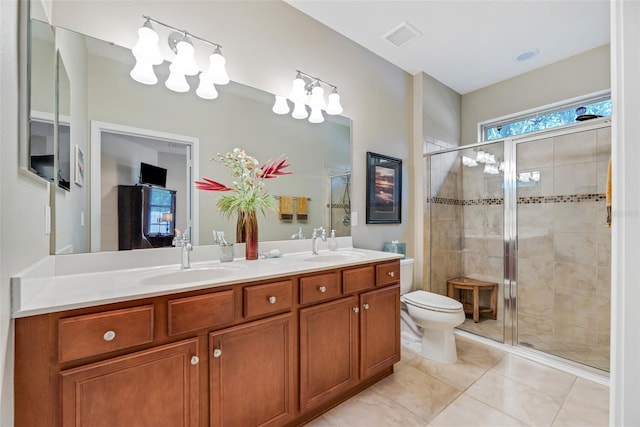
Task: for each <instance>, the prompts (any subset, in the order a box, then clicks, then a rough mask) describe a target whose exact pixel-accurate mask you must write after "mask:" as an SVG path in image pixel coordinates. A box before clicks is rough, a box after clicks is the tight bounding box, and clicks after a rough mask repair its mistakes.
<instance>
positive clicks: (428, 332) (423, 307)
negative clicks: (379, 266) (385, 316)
mask: <svg viewBox="0 0 640 427" xmlns="http://www.w3.org/2000/svg"><path fill="white" fill-rule="evenodd" d="M412 286H413V259H411V258H405V259H403V260H400V295H401V296H400V301H401V303H402V304H401V306H402V310H401V311H400V315H401V333H402V342H403V344H405V345H407V346H408V347H409V348H413V349H414V350H418V351H419V352H420V353H421V354H422V356H423V357H425V358H427V359H430V360H434V361H436V362H441V363H455V362H456V361H457V360H458V354H457V352H456V338H455V335H454V333H453V328H455V327H456V326H458V325H460V324H462V322H464V319H465V315H464V309H463V308H462V304H461V303H460V302H459V301H456V300H454V299H453V298H449V297H446V296H444V295H439V294H435V293H432V292H427V291H413V292H410V291H411V287H412ZM418 347H420V348H419V349H418Z"/></svg>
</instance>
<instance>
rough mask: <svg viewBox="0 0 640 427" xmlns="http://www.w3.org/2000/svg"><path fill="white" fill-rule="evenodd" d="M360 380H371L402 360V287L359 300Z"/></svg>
mask: <svg viewBox="0 0 640 427" xmlns="http://www.w3.org/2000/svg"><path fill="white" fill-rule="evenodd" d="M360 303H361V304H360V308H361V310H360V314H361V316H360V337H361V344H360V352H361V353H360V376H361V378H366V377H369V376H371V375H373V374H376V373H378V372H380V371H381V370H382V369H384V368H387V367H389V366H390V365H393V364H394V363H396V362H398V361H399V360H400V287H399V286H398V285H396V286H390V287H388V288H382V289H377V290H375V291H370V292H366V293H364V294H362V295H361V296H360Z"/></svg>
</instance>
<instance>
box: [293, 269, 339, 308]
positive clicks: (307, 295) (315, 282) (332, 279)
mask: <svg viewBox="0 0 640 427" xmlns="http://www.w3.org/2000/svg"><path fill="white" fill-rule="evenodd" d="M338 295H340V288H339V287H338V273H335V272H333V273H326V274H318V275H315V276H308V277H302V278H300V304H307V303H309V302H316V301H322V300H326V299H329V298H333V297H335V296H338Z"/></svg>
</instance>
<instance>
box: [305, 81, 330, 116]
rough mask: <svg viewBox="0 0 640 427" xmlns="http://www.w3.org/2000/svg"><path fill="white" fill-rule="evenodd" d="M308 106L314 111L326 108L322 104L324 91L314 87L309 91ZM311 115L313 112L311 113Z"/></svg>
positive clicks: (323, 103)
mask: <svg viewBox="0 0 640 427" xmlns="http://www.w3.org/2000/svg"><path fill="white" fill-rule="evenodd" d="M309 106H310V107H311V108H312V109H314V108H317V109H322V110H324V109H325V108H327V103H326V102H324V89H322V87H321V86H314V88H313V89H311V99H309ZM311 114H312V115H313V112H311Z"/></svg>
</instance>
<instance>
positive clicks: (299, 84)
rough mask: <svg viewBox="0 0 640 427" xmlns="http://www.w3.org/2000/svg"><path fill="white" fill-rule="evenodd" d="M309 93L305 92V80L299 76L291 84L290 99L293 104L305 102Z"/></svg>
mask: <svg viewBox="0 0 640 427" xmlns="http://www.w3.org/2000/svg"><path fill="white" fill-rule="evenodd" d="M306 95H307V93H306V91H305V90H304V80H302V76H300V74H298V76H297V77H296V78H295V79H294V80H293V83H292V84H291V93H290V94H289V99H290V100H292V101H293V102H299V101H303V102H304V98H305V97H306Z"/></svg>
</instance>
